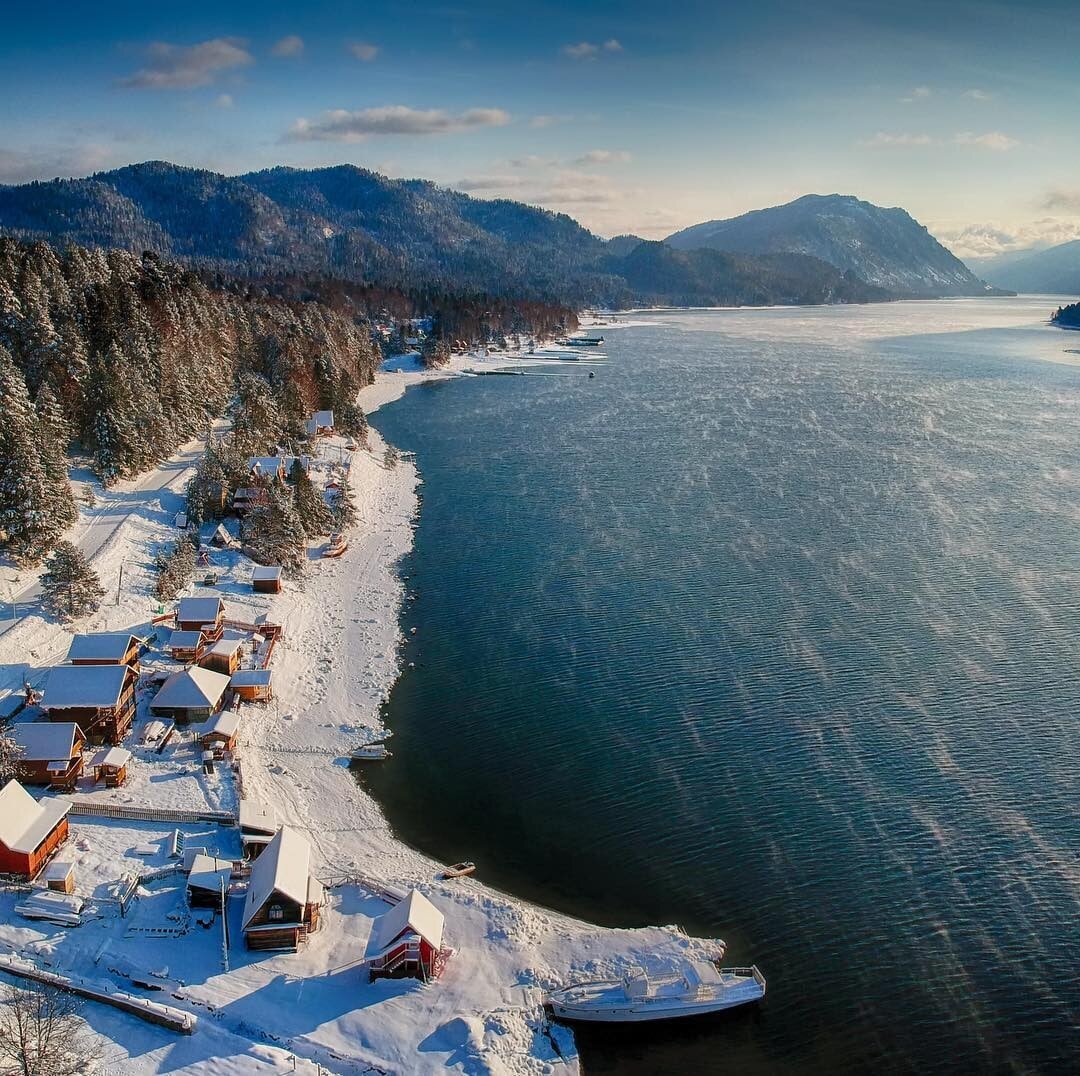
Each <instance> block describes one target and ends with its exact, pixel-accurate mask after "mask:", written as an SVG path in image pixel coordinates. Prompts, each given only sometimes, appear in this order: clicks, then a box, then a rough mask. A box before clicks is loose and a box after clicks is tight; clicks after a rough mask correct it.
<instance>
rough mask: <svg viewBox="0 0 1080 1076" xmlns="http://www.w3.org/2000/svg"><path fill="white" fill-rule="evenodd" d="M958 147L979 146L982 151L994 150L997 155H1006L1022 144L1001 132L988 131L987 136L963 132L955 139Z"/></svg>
mask: <svg viewBox="0 0 1080 1076" xmlns="http://www.w3.org/2000/svg"><path fill="white" fill-rule="evenodd" d="M953 141H954V142H955V143H956V144H957V145H958V146H978V147H979V148H981V149H989V150H993V151H994V152H996V153H1005V152H1007V151H1008V150H1010V149H1016V147H1017V146H1019V145H1020V143H1019V142H1018V141H1017V140H1016V139H1015V138H1010V137H1009V136H1008V135H1007V134H1002V133H1001V131H987V132H986V133H985V134H973V133H972V132H971V131H961V132H960V133H959V134H958V135H956V136H955V137H954V138H953Z"/></svg>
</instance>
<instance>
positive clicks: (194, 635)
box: [169, 631, 202, 650]
mask: <svg viewBox="0 0 1080 1076" xmlns="http://www.w3.org/2000/svg"><path fill="white" fill-rule="evenodd" d="M201 642H202V632H201V631H174V632H173V633H172V635H170V636H169V649H170V650H195V649H196V648H197V647H198V645H199V643H201Z"/></svg>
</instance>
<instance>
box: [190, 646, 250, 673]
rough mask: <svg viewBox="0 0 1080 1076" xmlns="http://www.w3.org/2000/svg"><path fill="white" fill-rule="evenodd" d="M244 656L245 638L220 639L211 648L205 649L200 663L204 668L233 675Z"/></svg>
mask: <svg viewBox="0 0 1080 1076" xmlns="http://www.w3.org/2000/svg"><path fill="white" fill-rule="evenodd" d="M243 656H244V641H243V639H218V641H217V642H216V643H214V645H213V646H212V647H210V649H209V650H204V651H203V653H202V656H201V657H200V658H199V664H200V665H201V666H202V667H203V668H204V669H212V670H213V671H214V672H219V673H224V674H225V675H226V676H232V674H233V673H234V672H236V670H237V669H239V668H240V659H241V658H242V657H243Z"/></svg>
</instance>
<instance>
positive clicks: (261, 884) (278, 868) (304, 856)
mask: <svg viewBox="0 0 1080 1076" xmlns="http://www.w3.org/2000/svg"><path fill="white" fill-rule="evenodd" d="M310 867H311V845H310V844H308V842H307V840H306V838H304V837H303V836H302V835H301V834H300V833H298V832H297V831H296V830H295V829H291V828H290V827H289V826H282V827H281V829H280V830H279V831H278V835H277V836H276V837H275V838H274V839H273V840H272V841H271V842H270V843H269V844H268V845H267V846H266V850H265V851H264V852H263V853H262V855H261V856H259V858H258V859H257V860H255V862H254V864H253V865H252V867H251V881H250V882H249V883H248V893H247V900H246V901H245V902H244V929H245V930H246V929H247V927H248V924H249V923H250V922H251V920H252V919H254V918H255V916H256V915H257V914H258V912H259V910H260V909H261V908H262V906H263V905H264V904H265V903H266V902H267V901H268V900H269V899H270V898H271V897H272V896H273V895H274V894H275V893H278V894H280V895H281V896H283V897H287V898H288V899H289V900H291V901H293V902H294V903H296V904H299V905H301V906H303V905H304V904H306V903H307V899H308V892H309V890H310V885H309V882H310Z"/></svg>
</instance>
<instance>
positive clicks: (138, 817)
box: [68, 803, 237, 826]
mask: <svg viewBox="0 0 1080 1076" xmlns="http://www.w3.org/2000/svg"><path fill="white" fill-rule="evenodd" d="M68 813H69V814H72V815H82V816H84V817H94V818H124V819H129V820H132V821H137V822H216V823H217V824H218V825H219V826H235V825H236V823H237V818H236V815H234V814H229V812H228V811H176V810H170V809H169V808H167V807H116V806H113V805H112V804H110V803H72V804H71V809H70V810H69V812H68Z"/></svg>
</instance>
